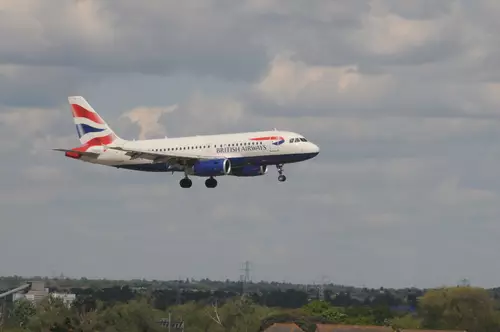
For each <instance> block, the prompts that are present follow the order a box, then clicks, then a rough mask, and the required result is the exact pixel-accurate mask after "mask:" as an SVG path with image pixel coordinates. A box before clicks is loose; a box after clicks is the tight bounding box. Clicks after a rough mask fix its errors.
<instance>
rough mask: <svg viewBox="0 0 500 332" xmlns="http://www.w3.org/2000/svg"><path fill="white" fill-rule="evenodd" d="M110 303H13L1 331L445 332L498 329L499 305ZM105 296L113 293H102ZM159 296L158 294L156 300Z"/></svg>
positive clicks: (427, 300) (143, 299) (477, 301)
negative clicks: (166, 322)
mask: <svg viewBox="0 0 500 332" xmlns="http://www.w3.org/2000/svg"><path fill="white" fill-rule="evenodd" d="M112 289H114V291H115V292H117V293H118V294H120V295H116V294H115V295H116V296H112V298H113V300H107V301H102V300H99V299H98V297H99V296H101V295H97V294H99V293H92V294H91V293H88V294H86V295H84V294H80V295H79V296H78V300H77V302H75V303H74V305H73V306H71V307H67V306H65V305H64V304H63V303H62V302H61V301H60V300H57V299H52V298H50V297H49V298H46V299H45V300H43V301H42V302H41V303H39V304H38V305H33V304H32V303H31V302H29V301H26V300H22V301H16V302H14V304H13V306H12V307H11V308H9V310H8V311H7V313H6V316H4V331H6V332H7V331H8V332H14V331H15V332H21V331H65V332H67V331H79V332H87V331H89V332H90V331H92V332H100V331H102V332H114V331H117V332H118V331H120V332H121V331H131V332H134V331H153V332H154V331H165V328H164V327H162V326H161V325H160V323H159V322H160V320H161V319H164V318H167V317H168V315H169V313H170V314H171V317H172V321H174V322H176V321H182V322H184V326H185V330H186V331H190V332H201V331H213V332H223V331H232V332H239V331H246V332H252V331H253V332H257V331H263V330H265V329H266V328H267V327H268V326H270V325H272V324H273V323H275V322H295V323H296V324H298V325H299V326H300V327H301V328H302V329H304V330H305V331H306V332H312V331H314V329H315V324H316V323H323V324H325V323H331V324H357V325H387V326H391V327H393V328H394V330H398V329H403V330H404V329H409V328H413V329H450V330H460V331H464V330H466V331H470V332H476V331H477V332H493V331H498V330H500V311H499V310H498V303H496V301H495V299H494V298H493V297H492V296H491V295H490V294H489V293H488V292H487V291H486V290H484V289H481V288H474V287H452V288H442V289H436V290H430V291H427V292H425V294H423V295H422V296H419V297H418V298H417V299H416V301H417V306H416V310H415V312H412V313H405V312H400V311H397V310H393V309H391V306H389V305H387V304H380V303H375V304H373V303H372V304H371V305H367V304H355V305H349V306H344V307H341V306H336V305H333V304H332V303H330V302H327V301H318V300H314V301H310V302H308V303H306V304H304V305H302V306H301V307H299V308H289V307H288V308H287V307H274V308H273V307H269V306H264V305H261V304H259V303H257V302H255V301H254V299H252V298H251V297H247V296H231V294H226V295H227V297H226V298H224V299H222V300H221V299H219V298H216V297H212V298H203V299H200V300H197V301H195V300H190V301H187V302H186V303H184V304H177V305H172V304H167V305H166V307H165V308H163V309H162V308H159V307H162V306H163V305H158V295H159V293H156V294H155V293H153V292H149V293H148V292H145V293H141V294H137V293H134V292H132V291H130V290H127V287H123V289H121V291H119V292H118V291H117V289H115V288H112ZM108 292H112V291H108ZM160 297H161V296H160Z"/></svg>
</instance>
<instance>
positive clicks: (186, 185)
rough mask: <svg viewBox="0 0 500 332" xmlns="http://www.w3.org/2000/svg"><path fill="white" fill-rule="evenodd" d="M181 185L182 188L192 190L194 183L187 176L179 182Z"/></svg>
mask: <svg viewBox="0 0 500 332" xmlns="http://www.w3.org/2000/svg"><path fill="white" fill-rule="evenodd" d="M179 184H180V185H181V188H191V186H192V185H193V181H191V179H190V178H188V177H187V176H186V177H185V178H183V179H182V180H181V181H180V182H179Z"/></svg>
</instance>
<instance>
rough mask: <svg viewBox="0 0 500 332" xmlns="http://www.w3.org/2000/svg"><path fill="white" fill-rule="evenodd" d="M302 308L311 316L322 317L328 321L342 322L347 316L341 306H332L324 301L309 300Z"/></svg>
mask: <svg viewBox="0 0 500 332" xmlns="http://www.w3.org/2000/svg"><path fill="white" fill-rule="evenodd" d="M303 310H304V312H306V313H307V314H309V315H311V316H318V317H322V318H324V319H326V320H327V321H328V322H330V323H342V322H345V320H346V318H347V315H346V314H345V312H344V310H343V309H342V308H337V307H333V306H332V305H331V304H329V303H328V302H325V301H318V300H316V301H311V302H309V303H308V304H306V305H305V306H304V307H303Z"/></svg>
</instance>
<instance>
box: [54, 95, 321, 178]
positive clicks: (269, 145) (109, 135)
mask: <svg viewBox="0 0 500 332" xmlns="http://www.w3.org/2000/svg"><path fill="white" fill-rule="evenodd" d="M68 101H69V103H70V105H71V110H72V114H73V121H74V123H75V125H76V132H77V134H78V138H79V140H80V146H78V147H75V148H73V149H54V150H56V151H62V152H65V155H66V157H69V158H73V159H77V160H81V161H85V162H90V163H94V164H100V165H105V166H112V167H116V168H124V169H130V170H137V171H146V172H172V173H173V172H182V173H184V177H183V179H181V181H180V186H181V187H182V188H190V187H191V186H192V181H191V179H190V178H189V176H201V177H206V178H207V180H206V181H205V185H206V187H207V188H215V187H216V186H217V180H216V179H215V177H217V176H223V175H232V176H237V177H248V176H259V175H264V174H266V173H267V170H268V166H270V165H276V167H277V169H278V173H279V176H278V180H279V181H280V182H283V181H285V180H286V177H285V175H284V174H283V165H284V164H288V163H295V162H300V161H305V160H308V159H311V158H314V157H315V156H317V155H318V153H319V147H318V146H317V145H315V144H314V143H312V142H309V141H308V140H307V139H306V138H305V137H304V136H302V135H300V134H297V133H293V132H290V131H278V130H272V131H260V132H247V133H235V134H222V135H200V136H188V137H177V138H162V139H149V140H133V141H129V140H124V139H121V138H120V137H118V135H116V134H115V133H114V132H113V130H112V129H111V128H110V127H109V126H108V124H107V123H106V122H105V121H104V120H103V119H102V117H101V116H99V114H98V113H97V112H96V111H95V110H94V109H93V108H92V106H90V104H89V103H88V102H87V101H86V100H85V98H83V97H81V96H71V97H68Z"/></svg>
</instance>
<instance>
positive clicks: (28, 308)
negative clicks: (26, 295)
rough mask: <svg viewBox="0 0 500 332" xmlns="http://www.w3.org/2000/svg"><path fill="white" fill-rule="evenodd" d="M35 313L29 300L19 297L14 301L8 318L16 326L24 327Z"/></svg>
mask: <svg viewBox="0 0 500 332" xmlns="http://www.w3.org/2000/svg"><path fill="white" fill-rule="evenodd" d="M35 314H36V308H35V305H34V304H33V303H32V302H31V301H29V300H26V299H20V300H17V301H14V306H13V308H12V311H11V313H10V320H11V321H13V323H14V324H15V325H16V326H19V327H24V326H26V324H27V323H28V322H29V320H30V318H31V317H33V316H35Z"/></svg>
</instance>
